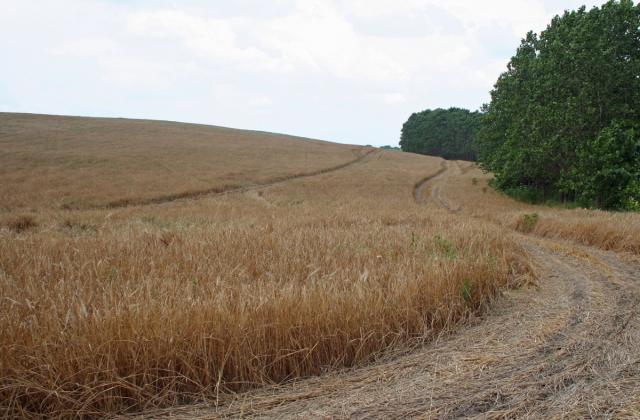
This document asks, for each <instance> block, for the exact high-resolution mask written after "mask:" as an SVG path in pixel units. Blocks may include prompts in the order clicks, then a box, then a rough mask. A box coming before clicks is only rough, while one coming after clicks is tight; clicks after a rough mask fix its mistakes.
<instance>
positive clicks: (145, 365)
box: [0, 114, 531, 417]
mask: <svg viewBox="0 0 640 420" xmlns="http://www.w3.org/2000/svg"><path fill="white" fill-rule="evenodd" d="M2 119H3V124H2V136H1V138H2V148H3V152H6V153H3V154H2V156H3V159H4V160H5V162H3V168H5V169H4V171H3V174H2V179H3V182H2V194H1V195H0V196H2V197H3V201H2V205H1V206H0V207H1V208H2V210H1V213H0V225H1V226H2V228H1V229H0V295H1V296H2V301H1V303H0V330H2V331H3V334H2V338H1V339H0V348H1V349H2V351H1V352H0V354H1V356H0V377H1V378H2V379H0V382H1V383H0V401H2V403H1V406H0V409H1V410H2V413H3V414H4V415H6V416H25V417H37V416H41V415H47V416H60V417H66V416H71V415H73V416H78V415H80V416H98V415H105V414H117V413H125V412H138V411H141V410H145V409H149V408H154V407H165V406H171V405H175V404H182V403H189V402H193V401H202V400H205V401H211V400H212V399H215V400H220V399H224V397H225V395H228V394H229V393H232V392H238V391H242V390H245V389H249V388H254V387H257V386H261V385H264V384H269V383H277V382H283V381H288V380H292V379H295V378H299V377H305V376H309V375H316V374H320V373H322V372H325V371H327V370H332V369H336V368H341V367H349V366H356V365H360V364H363V363H367V362H370V361H372V360H374V359H375V358H376V357H377V356H378V355H380V354H381V352H384V351H389V350H390V349H394V348H399V347H402V346H406V345H408V344H410V343H414V344H415V343H416V342H420V341H424V340H428V339H429V338H430V337H433V336H434V335H435V334H438V333H440V332H442V331H444V330H449V329H452V328H454V327H455V326H456V325H457V324H458V323H460V322H461V321H463V320H464V319H466V318H467V317H468V316H469V315H470V314H473V313H478V312H480V311H482V309H483V308H484V307H485V306H486V305H487V304H488V303H489V302H490V301H491V299H492V298H494V297H495V296H496V295H497V294H498V293H499V291H500V290H501V289H502V288H504V287H507V286H509V285H514V284H516V283H518V282H522V281H525V280H524V279H526V278H528V276H531V269H530V267H529V266H528V263H527V257H526V253H525V252H524V250H523V249H521V247H519V246H518V245H517V244H516V243H515V242H514V241H513V239H512V238H511V236H510V235H509V234H506V233H505V230H504V229H502V228H500V227H498V226H495V225H494V224H492V223H488V222H482V221H477V220H473V219H472V218H467V219H460V218H454V217H453V216H452V215H450V214H448V213H447V212H445V211H441V210H427V209H426V208H425V207H424V206H421V205H419V204H418V203H416V201H415V199H414V195H413V188H414V185H415V184H416V183H417V182H418V181H419V180H421V179H423V178H424V177H425V176H428V175H430V174H433V173H436V172H437V171H438V170H439V168H440V167H441V164H442V161H441V159H438V158H430V157H424V156H418V155H412V154H402V153H398V152H389V151H374V150H371V149H366V148H359V147H355V146H343V145H335V144H331V143H324V142H318V141H310V140H303V139H292V138H289V137H279V136H276V135H271V134H263V133H255V132H242V131H232V133H233V135H234V136H235V137H234V138H232V139H229V138H227V137H226V136H227V134H228V132H227V131H226V130H223V129H219V128H207V127H195V128H194V127H191V126H185V127H182V126H181V125H179V124H176V123H171V124H168V123H158V122H148V121H120V120H102V119H99V120H94V119H76V118H61V117H42V118H39V117H37V116H31V115H29V116H24V115H16V116H13V115H11V114H3V115H2ZM167 124H168V126H167ZM97 127H99V128H97ZM128 128H131V129H132V130H133V131H132V132H131V135H130V136H129V131H128ZM192 130H196V131H197V133H199V134H197V133H196V134H197V135H196V137H195V138H196V139H195V140H194V138H193V137H192V136H193V135H194V134H193V132H192ZM96 131H97V132H99V133H100V134H99V135H98V134H96ZM56 133H57V134H56ZM61 133H63V134H61ZM47 136H50V137H47ZM156 136H160V137H156ZM198 136H201V137H198ZM190 142H191V143H194V142H200V143H199V146H198V147H200V148H201V150H199V151H198V152H196V153H195V154H193V155H185V156H184V157H181V158H180V159H185V160H188V162H187V161H186V162H185V163H184V164H183V167H180V165H181V164H180V162H179V159H176V160H175V161H174V159H173V152H174V150H176V149H177V150H182V149H181V145H183V144H190ZM236 143H239V144H242V146H243V147H239V146H238V144H236ZM160 144H162V145H164V146H163V147H156V146H158V145H160ZM256 145H258V147H257V148H253V146H256ZM194 147H195V146H194ZM132 151H137V152H136V153H140V154H141V155H146V159H142V160H135V161H134V160H129V159H130V157H131V156H132V155H133V152H132ZM181 153H187V152H186V151H181ZM189 153H192V152H189ZM54 156H58V157H59V158H54ZM72 156H75V157H74V158H72ZM88 156H93V157H91V158H89V157H88ZM191 158H193V159H194V160H193V165H191V161H190V160H189V159H191ZM73 159H77V160H73ZM91 159H103V163H102V164H100V165H95V166H94V165H93V164H91V165H89V164H88V165H75V164H73V163H70V162H72V161H73V162H76V161H79V160H85V161H88V160H91ZM7 162H8V163H9V164H8V165H4V163H7ZM138 162H139V163H138ZM152 162H165V163H166V162H170V163H172V164H174V165H175V167H174V168H175V169H172V170H169V169H166V168H164V165H158V164H153V163H152ZM112 164H113V166H111V165H112ZM12 165H13V166H12ZM138 165H139V166H138ZM9 168H11V170H9ZM207 171H209V172H207ZM194 174H199V175H197V176H198V177H202V178H203V179H210V180H211V185H209V184H206V183H204V184H205V185H202V187H203V188H202V191H208V192H205V193H198V194H193V195H190V194H178V195H176V196H174V197H168V194H167V193H173V194H176V193H181V192H185V191H191V190H193V189H194V188H196V187H195V186H194V184H192V182H193V178H194V176H196V175H194ZM130 180H131V182H129V181H130ZM166 180H169V181H167V183H166V185H165V184H164V182H165V181H166ZM223 183H225V185H227V184H228V185H233V186H234V187H229V188H227V189H225V190H223V192H222V193H221V191H218V190H214V189H211V188H213V187H215V186H219V185H222V184H223ZM125 186H127V187H125ZM165 186H166V190H165V189H162V188H163V187H165ZM238 186H239V187H238ZM209 187H211V188H209ZM208 188H209V189H208ZM158 197H160V198H162V199H158V200H156V199H157V198H158ZM119 200H120V201H119ZM110 202H119V203H120V204H119V205H118V206H109V205H107V204H108V203H110ZM69 203H75V205H69Z"/></svg>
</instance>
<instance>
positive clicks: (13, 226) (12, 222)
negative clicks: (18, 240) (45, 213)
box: [4, 215, 38, 233]
mask: <svg viewBox="0 0 640 420" xmlns="http://www.w3.org/2000/svg"><path fill="white" fill-rule="evenodd" d="M4 226H5V227H6V228H7V229H9V230H11V231H13V232H16V233H20V232H24V231H25V230H28V229H32V228H34V227H36V226H38V223H37V222H36V219H35V218H34V217H33V216H29V215H20V216H14V217H10V218H9V219H7V220H6V221H5V222H4Z"/></svg>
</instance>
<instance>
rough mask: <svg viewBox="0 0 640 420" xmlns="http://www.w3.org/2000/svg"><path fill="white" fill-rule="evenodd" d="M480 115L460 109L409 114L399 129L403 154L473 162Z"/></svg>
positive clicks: (428, 110) (429, 110)
mask: <svg viewBox="0 0 640 420" xmlns="http://www.w3.org/2000/svg"><path fill="white" fill-rule="evenodd" d="M481 118H482V115H481V114H480V113H479V112H477V111H476V112H471V111H469V110H467V109H462V108H449V109H440V108H438V109H434V110H431V109H427V110H425V111H422V112H417V113H414V114H412V115H411V116H410V117H409V119H408V120H407V122H405V123H404V124H403V126H402V134H401V136H400V147H401V149H402V150H403V151H405V152H413V153H421V154H425V155H432V156H440V157H443V158H445V159H461V160H476V152H475V149H474V142H475V139H476V137H477V135H478V131H479V130H480V121H481Z"/></svg>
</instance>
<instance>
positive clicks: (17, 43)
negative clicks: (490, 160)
mask: <svg viewBox="0 0 640 420" xmlns="http://www.w3.org/2000/svg"><path fill="white" fill-rule="evenodd" d="M603 1H604V0H603ZM600 3H601V2H585V1H584V0H583V1H574V0H484V1H476V0H449V1H446V0H322V1H320V0H273V1H267V0H235V1H232V0H224V1H223V0H210V1H205V0H184V1H169V0H156V1H151V0H55V1H47V0H39V1H36V0H0V51H1V53H2V55H1V58H0V112H32V113H46V114H61V115H83V116H101V117H126V118H149V119H162V120H172V121H184V122H196V123H203V124H212V125H221V126H227V127H235V128H244V129H254V130H264V131H272V132H278V133H287V134H294V135H300V136H305V137H312V138H319V139H324V140H331V141H336V142H342V143H351V144H371V145H376V146H380V145H386V144H389V145H397V143H398V141H399V137H400V129H401V128H402V124H403V123H404V121H406V119H407V118H408V117H409V116H410V115H411V113H413V112H417V111H421V110H424V109H433V108H438V107H440V108H448V107H451V106H458V107H464V108H468V109H471V110H475V109H478V108H479V107H480V106H481V105H482V104H483V103H485V102H488V101H489V98H490V96H489V92H490V90H491V88H492V86H493V84H494V83H495V81H496V79H497V78H498V76H499V75H500V73H501V72H503V71H504V70H505V69H506V65H507V63H508V61H509V59H510V57H511V56H512V55H513V54H514V53H515V50H516V48H517V47H518V45H519V43H520V40H521V39H522V38H523V37H524V36H525V34H526V33H527V32H528V31H529V30H533V31H535V32H540V31H541V30H543V29H544V28H545V27H546V25H547V23H548V22H549V21H550V19H551V18H552V17H553V16H554V15H556V14H559V13H562V12H563V11H564V10H566V9H576V8H578V7H580V6H581V5H583V4H586V5H587V7H591V6H593V5H599V4H600Z"/></svg>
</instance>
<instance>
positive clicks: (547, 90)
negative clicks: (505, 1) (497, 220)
mask: <svg viewBox="0 0 640 420" xmlns="http://www.w3.org/2000/svg"><path fill="white" fill-rule="evenodd" d="M484 111H485V115H484V120H483V127H482V129H481V131H480V135H479V138H478V142H477V150H478V154H479V159H480V161H481V165H482V166H483V167H484V168H485V169H487V170H490V171H492V172H493V173H494V174H495V186H497V187H498V188H500V189H502V190H504V191H506V192H507V193H511V194H515V195H518V196H527V197H529V198H530V199H532V200H536V201H543V200H548V199H560V200H562V201H565V200H575V201H577V202H578V203H580V204H582V205H584V206H588V207H601V208H607V209H637V207H638V201H640V6H637V5H634V3H633V1H631V0H622V1H610V2H608V3H606V4H605V5H603V6H602V7H600V8H593V9H591V10H590V11H586V9H585V8H584V7H582V8H580V9H579V10H577V11H572V12H565V13H564V15H562V16H556V17H555V18H554V19H553V20H552V21H551V23H550V24H549V26H548V27H547V29H546V30H545V31H544V32H542V33H541V34H540V36H538V35H536V34H534V33H532V32H530V33H528V34H527V36H526V38H525V39H524V40H523V41H522V43H521V45H520V47H519V48H518V50H517V52H516V55H515V56H514V57H513V58H512V59H511V61H510V63H509V65H508V70H507V71H506V72H505V73H503V74H502V75H501V76H500V78H499V79H498V81H497V82H496V84H495V86H494V90H493V91H492V92H491V104H490V105H488V106H486V107H485V108H484Z"/></svg>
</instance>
